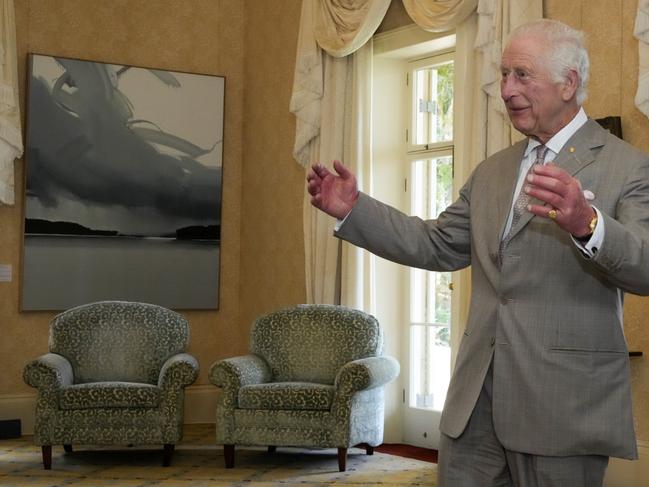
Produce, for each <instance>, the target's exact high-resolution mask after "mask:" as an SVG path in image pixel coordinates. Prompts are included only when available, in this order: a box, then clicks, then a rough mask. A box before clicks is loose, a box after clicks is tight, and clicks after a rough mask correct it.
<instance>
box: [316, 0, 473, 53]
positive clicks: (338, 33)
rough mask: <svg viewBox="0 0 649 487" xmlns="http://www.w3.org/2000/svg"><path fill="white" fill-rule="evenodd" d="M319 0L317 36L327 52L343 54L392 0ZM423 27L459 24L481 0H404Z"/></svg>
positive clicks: (435, 28) (374, 23)
mask: <svg viewBox="0 0 649 487" xmlns="http://www.w3.org/2000/svg"><path fill="white" fill-rule="evenodd" d="M304 1H306V2H314V1H317V2H318V5H317V7H316V8H313V9H312V12H313V15H314V19H313V23H314V26H315V28H314V33H315V38H316V41H317V43H318V46H320V48H321V49H323V50H324V51H325V52H327V54H329V55H330V56H333V57H344V56H348V55H349V54H352V53H353V52H355V51H357V50H358V49H359V48H360V47H361V46H363V45H364V44H365V43H366V42H367V40H368V39H369V38H370V37H372V35H374V32H375V31H376V29H377V28H378V27H379V25H380V24H381V21H382V20H383V17H385V13H386V12H387V10H388V7H389V6H390V0H304ZM402 1H403V5H404V7H405V9H406V12H407V13H408V15H409V16H410V17H411V18H412V20H413V21H414V22H415V23H416V24H417V25H419V26H420V27H421V28H422V29H425V30H428V31H433V32H443V31H447V30H450V29H453V28H455V27H457V26H458V25H459V24H460V23H461V22H462V21H463V20H465V19H466V18H467V17H468V16H469V15H471V13H472V12H473V11H474V10H475V9H476V7H477V5H478V0H402Z"/></svg>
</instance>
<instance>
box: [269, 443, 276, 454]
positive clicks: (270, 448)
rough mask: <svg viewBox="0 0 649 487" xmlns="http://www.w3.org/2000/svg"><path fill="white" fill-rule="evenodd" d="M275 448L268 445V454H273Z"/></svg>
mask: <svg viewBox="0 0 649 487" xmlns="http://www.w3.org/2000/svg"><path fill="white" fill-rule="evenodd" d="M276 450H277V447H276V446H275V445H268V453H275V451H276Z"/></svg>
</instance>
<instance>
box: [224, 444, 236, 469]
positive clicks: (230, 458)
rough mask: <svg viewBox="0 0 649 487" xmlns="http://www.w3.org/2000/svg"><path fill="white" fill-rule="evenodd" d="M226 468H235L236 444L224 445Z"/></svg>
mask: <svg viewBox="0 0 649 487" xmlns="http://www.w3.org/2000/svg"><path fill="white" fill-rule="evenodd" d="M223 456H224V457H225V468H234V445H223Z"/></svg>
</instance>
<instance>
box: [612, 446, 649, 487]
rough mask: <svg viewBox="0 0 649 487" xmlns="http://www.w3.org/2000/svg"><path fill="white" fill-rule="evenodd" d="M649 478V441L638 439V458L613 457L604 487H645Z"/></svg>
mask: <svg viewBox="0 0 649 487" xmlns="http://www.w3.org/2000/svg"><path fill="white" fill-rule="evenodd" d="M647 479H649V441H644V440H638V460H634V461H631V460H622V459H620V458H611V460H610V461H609V463H608V469H607V470H606V477H604V487H645V486H646V485H647Z"/></svg>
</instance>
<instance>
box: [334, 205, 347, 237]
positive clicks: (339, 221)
mask: <svg viewBox="0 0 649 487" xmlns="http://www.w3.org/2000/svg"><path fill="white" fill-rule="evenodd" d="M349 213H351V210H350V211H349ZM349 213H347V214H346V215H345V218H343V219H342V220H339V219H338V218H336V224H335V225H334V231H336V232H337V231H338V230H340V227H342V226H343V225H344V224H345V221H346V220H347V217H348V216H349Z"/></svg>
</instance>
